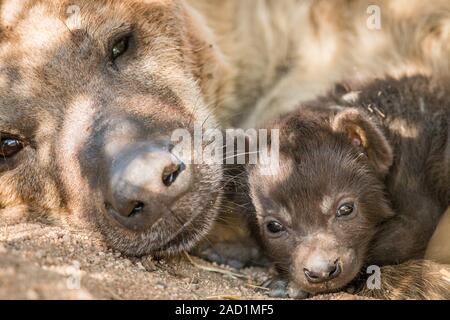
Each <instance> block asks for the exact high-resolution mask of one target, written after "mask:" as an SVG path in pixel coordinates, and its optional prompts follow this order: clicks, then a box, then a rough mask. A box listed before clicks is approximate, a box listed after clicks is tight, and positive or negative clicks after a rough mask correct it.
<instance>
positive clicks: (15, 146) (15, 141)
mask: <svg viewBox="0 0 450 320" xmlns="http://www.w3.org/2000/svg"><path fill="white" fill-rule="evenodd" d="M23 148H24V143H23V142H22V140H20V139H19V138H17V137H13V136H8V135H4V134H1V133H0V158H3V159H6V158H10V157H12V156H14V155H16V154H17V153H19V152H20V151H21V150H22V149H23Z"/></svg>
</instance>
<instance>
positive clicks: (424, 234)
mask: <svg viewBox="0 0 450 320" xmlns="http://www.w3.org/2000/svg"><path fill="white" fill-rule="evenodd" d="M449 97H450V90H449V88H447V87H446V88H444V87H438V86H437V85H434V84H432V81H431V80H430V79H428V78H425V77H411V78H403V79H400V80H394V79H386V80H376V81H374V82H372V83H370V84H369V85H364V86H360V87H358V88H356V87H353V88H349V87H346V86H339V87H338V88H336V90H335V92H334V93H332V94H331V95H329V96H328V97H325V98H321V99H319V100H317V101H315V102H312V103H309V104H306V105H303V106H301V107H300V108H299V109H298V110H297V111H295V112H293V113H291V114H288V115H286V116H285V117H283V118H281V119H280V120H279V121H277V122H275V123H274V124H273V125H272V127H273V128H278V129H280V141H281V145H280V167H279V169H278V170H276V171H275V172H273V175H264V174H262V172H261V170H260V169H261V168H259V167H258V166H253V167H250V168H249V183H250V190H251V191H250V192H251V196H252V199H253V202H254V205H255V207H256V216H257V220H258V225H259V227H260V228H259V229H260V236H261V238H262V242H263V245H264V247H265V250H266V253H267V255H268V256H269V257H270V258H271V259H272V260H273V261H274V263H275V265H276V267H277V270H278V271H279V273H280V276H281V279H282V280H281V281H280V280H279V281H274V282H273V284H275V287H277V286H279V287H280V289H282V290H281V291H280V290H274V293H277V294H280V293H285V291H286V290H283V289H285V288H286V287H287V286H286V284H287V282H290V284H291V288H290V289H291V290H290V291H291V292H294V293H295V294H294V295H295V296H297V297H302V296H307V295H308V294H315V293H322V292H331V291H335V290H338V289H341V288H343V287H346V286H347V285H348V284H350V283H351V282H352V281H353V280H355V279H357V278H358V276H359V275H360V273H361V271H362V270H365V269H363V268H364V267H365V266H368V265H377V266H383V265H388V264H398V263H402V262H405V261H408V260H411V259H421V258H422V257H423V255H424V251H425V249H426V246H427V243H428V241H429V239H430V237H431V236H432V234H433V232H434V230H435V228H436V225H437V223H438V221H439V219H440V217H441V215H442V214H443V213H444V212H445V210H446V208H447V207H448V206H449V204H450V131H449V121H450V98H449ZM364 273H365V271H364ZM418 278H420V275H418ZM441 278H442V279H443V280H442V281H443V282H444V283H441V284H442V288H446V289H443V292H447V293H448V294H450V282H445V278H444V277H441ZM399 281H400V280H399ZM442 281H441V282H442ZM436 285H437V284H436ZM275 289H276V288H275ZM417 290H419V289H417ZM277 291H278V292H277Z"/></svg>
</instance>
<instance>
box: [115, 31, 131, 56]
mask: <svg viewBox="0 0 450 320" xmlns="http://www.w3.org/2000/svg"><path fill="white" fill-rule="evenodd" d="M129 46H130V36H126V37H124V38H122V39H120V40H119V41H117V42H116V44H115V45H114V46H113V47H112V49H111V60H112V61H115V60H116V59H117V58H119V57H120V56H121V55H123V54H124V53H125V52H127V50H128V48H129Z"/></svg>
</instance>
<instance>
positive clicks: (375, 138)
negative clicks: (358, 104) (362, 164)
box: [332, 108, 394, 177]
mask: <svg viewBox="0 0 450 320" xmlns="http://www.w3.org/2000/svg"><path fill="white" fill-rule="evenodd" d="M332 126H333V130H334V131H335V132H338V133H343V134H345V135H346V136H347V138H348V140H349V143H352V144H353V145H354V146H355V147H357V148H361V149H362V150H363V152H364V153H365V154H366V155H367V157H368V158H369V160H370V162H371V163H372V165H373V167H374V168H375V170H376V172H377V173H378V174H379V175H380V176H381V177H385V176H386V174H387V173H388V171H389V168H390V167H391V165H392V163H393V161H394V157H393V153H392V148H391V146H390V144H389V142H388V141H387V139H386V137H385V136H384V134H383V132H382V131H381V130H380V129H379V128H378V127H377V125H376V124H375V123H374V122H373V121H372V120H371V119H370V118H369V117H368V116H367V115H365V114H364V113H363V112H361V111H359V110H358V109H355V108H350V109H347V110H345V111H342V112H340V113H338V114H337V115H336V117H335V118H334V120H333V122H332Z"/></svg>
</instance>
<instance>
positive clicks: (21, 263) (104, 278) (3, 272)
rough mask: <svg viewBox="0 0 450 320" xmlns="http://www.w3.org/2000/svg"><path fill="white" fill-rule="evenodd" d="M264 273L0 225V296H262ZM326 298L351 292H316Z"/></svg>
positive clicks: (38, 227)
mask: <svg viewBox="0 0 450 320" xmlns="http://www.w3.org/2000/svg"><path fill="white" fill-rule="evenodd" d="M268 277H269V271H268V270H264V269H258V268H251V269H245V270H240V271H236V270H232V269H227V268H225V267H222V266H216V265H213V264H209V263H207V262H205V261H202V260H200V259H198V258H195V257H186V256H183V257H180V258H175V259H171V260H170V261H168V260H163V261H153V260H151V259H149V258H141V259H136V258H128V257H123V256H122V255H121V254H120V253H118V252H114V251H112V250H110V249H108V248H107V247H106V246H105V244H104V243H103V242H102V241H101V239H100V238H98V236H97V235H95V234H92V233H86V232H85V231H81V230H68V229H67V228H61V227H55V226H49V225H44V224H38V223H23V224H18V225H12V226H11V225H9V226H5V225H3V226H1V225H0V299H190V300H196V299H267V297H266V295H265V294H264V293H265V291H264V290H263V289H259V288H257V286H259V285H261V284H262V283H263V282H265V281H266V280H267V279H268ZM255 286H256V287H255ZM328 298H333V299H347V298H348V299H353V298H355V297H353V296H350V295H346V294H336V295H333V296H326V297H320V299H328Z"/></svg>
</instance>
